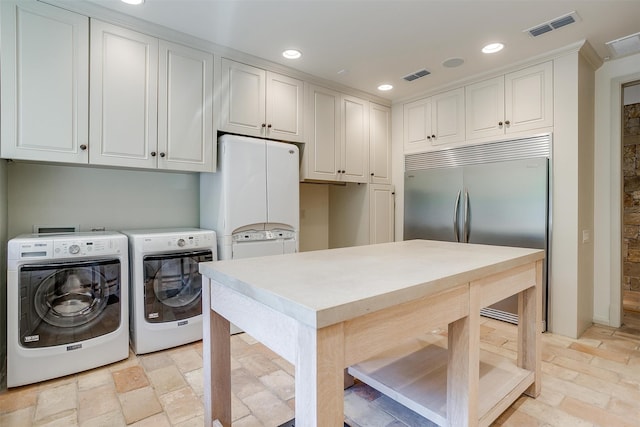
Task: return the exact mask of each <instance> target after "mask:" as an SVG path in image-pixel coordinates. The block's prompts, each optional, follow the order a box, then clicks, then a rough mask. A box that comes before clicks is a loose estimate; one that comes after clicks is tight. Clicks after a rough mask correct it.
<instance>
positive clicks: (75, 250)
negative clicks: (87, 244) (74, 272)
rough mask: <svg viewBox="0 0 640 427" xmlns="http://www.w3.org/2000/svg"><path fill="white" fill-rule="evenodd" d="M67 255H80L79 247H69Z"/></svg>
mask: <svg viewBox="0 0 640 427" xmlns="http://www.w3.org/2000/svg"><path fill="white" fill-rule="evenodd" d="M69 253H70V254H71V255H76V254H79V253H80V246H78V245H71V246H69Z"/></svg>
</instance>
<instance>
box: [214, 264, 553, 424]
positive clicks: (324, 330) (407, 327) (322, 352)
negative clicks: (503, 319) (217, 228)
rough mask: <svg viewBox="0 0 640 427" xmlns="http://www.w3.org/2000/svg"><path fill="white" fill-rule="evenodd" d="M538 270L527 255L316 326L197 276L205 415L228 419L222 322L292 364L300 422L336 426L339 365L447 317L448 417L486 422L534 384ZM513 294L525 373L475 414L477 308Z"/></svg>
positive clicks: (340, 411) (532, 391)
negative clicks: (200, 288)
mask: <svg viewBox="0 0 640 427" xmlns="http://www.w3.org/2000/svg"><path fill="white" fill-rule="evenodd" d="M541 278H542V262H541V260H537V261H534V262H527V263H524V264H522V265H518V266H516V267H513V268H510V269H507V270H505V271H502V272H500V273H497V274H494V275H491V276H489V277H485V278H480V279H478V280H475V281H471V282H465V283H460V284H458V285H455V286H451V287H449V288H448V289H446V290H444V291H441V292H438V293H435V294H432V295H429V296H426V297H423V298H419V299H415V300H412V301H408V302H405V303H402V304H398V305H394V306H391V307H388V308H384V309H381V310H378V311H375V312H371V313H368V314H364V315H361V316H359V317H356V318H353V319H349V320H345V321H342V322H338V323H335V324H331V325H329V326H326V327H321V328H317V329H316V328H313V327H311V326H309V325H307V324H304V323H302V322H300V321H298V320H296V319H294V318H293V317H289V316H287V315H285V314H282V313H281V312H279V311H277V310H275V309H273V308H271V307H269V306H267V305H264V304H262V303H260V302H258V301H256V300H254V299H252V298H249V297H248V296H246V295H244V294H242V293H240V292H238V291H236V290H234V289H232V288H231V287H229V286H226V285H224V284H221V283H218V282H217V281H215V280H212V279H210V278H208V277H206V276H203V292H202V295H203V307H211V310H208V312H209V315H206V313H203V314H204V315H203V328H204V336H203V349H204V351H203V359H204V364H203V368H204V378H205V390H204V392H205V394H204V400H205V420H211V421H213V420H218V421H219V422H220V423H221V424H222V425H223V426H224V427H230V426H231V421H232V414H231V353H230V335H229V322H230V321H231V322H233V323H235V324H236V325H238V326H239V327H240V328H242V329H243V330H244V331H246V332H247V333H248V334H250V335H251V336H252V337H254V338H255V339H257V340H258V341H260V342H262V343H263V344H264V345H266V346H267V347H268V348H270V349H271V350H273V351H274V352H275V353H277V354H278V355H280V356H281V357H283V358H284V359H285V360H287V361H289V362H290V363H292V364H293V365H294V366H295V393H296V395H295V396H296V397H295V416H296V426H299V427H325V426H327V427H328V426H342V425H343V421H344V400H343V399H344V384H345V383H344V375H343V374H344V370H345V368H346V367H348V366H351V365H353V364H356V363H358V362H361V361H364V360H366V359H368V358H371V357H372V356H375V355H376V354H378V353H380V352H382V351H385V350H387V349H389V348H391V347H393V346H394V345H396V343H398V342H402V341H403V340H406V339H409V338H412V337H416V336H419V335H421V334H424V333H426V332H428V331H429V327H434V326H440V325H444V324H448V325H449V326H448V348H449V351H448V366H447V371H448V374H447V390H446V396H447V404H446V405H447V411H446V413H447V423H448V424H449V425H451V426H467V425H489V424H490V423H491V422H492V421H493V420H494V419H495V418H496V417H497V416H498V415H500V413H502V412H503V411H504V410H505V409H506V408H507V407H508V406H510V405H511V404H512V403H513V401H515V399H516V398H517V397H518V396H519V395H521V394H522V393H527V394H528V395H530V396H534V397H535V396H537V395H538V394H539V392H540V328H541V325H542V319H541V312H540V309H539V307H541V288H540V284H541ZM516 293H518V294H519V314H520V322H519V326H518V360H517V365H518V366H519V367H520V368H523V369H526V370H527V371H530V372H531V374H530V375H529V376H527V378H526V379H525V380H523V381H522V382H521V383H520V384H519V385H518V386H517V387H515V388H514V389H513V390H512V391H511V392H510V393H509V394H508V395H507V396H504V397H501V399H499V401H498V402H497V403H496V404H495V405H493V407H492V408H491V409H490V410H489V411H488V412H487V413H484V414H479V413H478V398H479V396H478V389H479V379H478V378H479V364H480V362H479V358H480V309H481V308H482V307H485V306H488V305H490V304H493V303H494V302H497V301H499V300H501V299H504V298H505V297H507V296H510V295H513V294H516Z"/></svg>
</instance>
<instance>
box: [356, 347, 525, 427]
mask: <svg viewBox="0 0 640 427" xmlns="http://www.w3.org/2000/svg"><path fill="white" fill-rule="evenodd" d="M446 345H447V342H446V338H444V337H438V336H434V335H428V336H425V337H421V338H418V339H414V340H411V341H408V342H406V343H404V344H403V345H401V346H399V347H396V348H394V349H392V350H390V351H387V352H384V353H381V354H379V355H378V356H376V357H374V358H372V359H369V360H367V361H364V362H361V363H358V364H357V365H353V366H350V367H349V368H348V372H349V374H350V375H353V376H354V377H356V378H358V379H359V380H361V381H362V382H364V383H367V384H368V385H370V386H371V387H373V388H375V389H377V390H378V391H380V392H381V393H383V394H385V395H386V396H388V397H389V398H391V399H393V400H395V401H397V402H398V403H400V404H402V405H404V406H406V407H407V408H409V409H411V410H413V411H414V412H416V413H418V414H420V415H422V416H423V417H425V418H428V419H429V420H431V421H433V422H434V423H436V424H438V425H442V426H444V425H447V413H446V412H447V409H446V408H447V357H448V354H447V353H448V350H447V348H446ZM533 382H534V373H533V372H531V371H527V370H525V369H521V368H519V367H518V366H516V362H515V360H512V359H509V358H507V357H505V356H501V355H498V354H495V353H492V352H489V351H485V350H480V377H479V390H478V418H479V420H478V425H480V426H488V425H490V424H491V423H492V422H493V421H494V420H495V419H496V418H497V417H498V416H499V415H500V414H501V413H502V412H504V411H505V410H506V409H507V408H508V407H509V406H510V405H511V404H512V403H513V402H514V401H515V400H516V399H517V398H518V397H519V396H520V395H521V394H522V393H524V392H525V390H527V388H528V387H529V386H530V385H531V384H533Z"/></svg>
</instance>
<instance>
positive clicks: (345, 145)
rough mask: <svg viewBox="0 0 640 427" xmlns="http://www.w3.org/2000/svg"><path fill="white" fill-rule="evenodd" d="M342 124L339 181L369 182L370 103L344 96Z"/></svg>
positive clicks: (342, 99) (342, 100)
mask: <svg viewBox="0 0 640 427" xmlns="http://www.w3.org/2000/svg"><path fill="white" fill-rule="evenodd" d="M341 122H342V129H341V138H340V142H341V149H340V152H341V160H342V161H341V162H340V163H341V170H340V171H339V175H338V177H339V180H340V181H345V182H361V183H366V182H369V101H365V100H364V99H360V98H356V97H354V96H348V95H342V97H341Z"/></svg>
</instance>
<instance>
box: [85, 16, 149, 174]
mask: <svg viewBox="0 0 640 427" xmlns="http://www.w3.org/2000/svg"><path fill="white" fill-rule="evenodd" d="M157 94H158V40H157V39H155V38H153V37H149V36H147V35H145V34H140V33H137V32H135V31H131V30H128V29H125V28H121V27H117V26H115V25H111V24H107V23H104V22H100V21H96V20H92V21H91V83H90V95H91V97H90V115H89V129H90V147H89V160H90V162H91V163H93V164H100V165H113V166H128V167H143V168H155V167H156V165H157V155H156V154H157V152H156V151H157V145H158V136H157V133H158V101H157Z"/></svg>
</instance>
